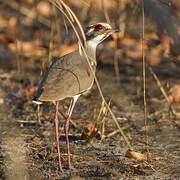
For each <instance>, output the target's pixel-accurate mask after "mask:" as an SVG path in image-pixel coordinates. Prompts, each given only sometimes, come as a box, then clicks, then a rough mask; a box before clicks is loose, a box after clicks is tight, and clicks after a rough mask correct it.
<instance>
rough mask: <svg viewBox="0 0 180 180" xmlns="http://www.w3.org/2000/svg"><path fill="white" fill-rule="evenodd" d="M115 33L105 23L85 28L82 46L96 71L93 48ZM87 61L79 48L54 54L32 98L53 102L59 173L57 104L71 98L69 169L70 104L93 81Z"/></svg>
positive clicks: (67, 123)
mask: <svg viewBox="0 0 180 180" xmlns="http://www.w3.org/2000/svg"><path fill="white" fill-rule="evenodd" d="M115 32H119V29H117V28H116V29H113V28H112V27H111V26H110V25H109V24H107V23H95V24H92V25H90V26H88V27H87V28H86V29H85V36H86V43H85V45H84V49H85V52H86V54H87V56H88V59H89V63H90V66H91V67H92V70H93V71H94V73H95V71H96V66H97V63H96V47H97V45H98V44H100V43H101V42H102V41H103V40H105V39H106V38H107V37H109V36H110V35H111V34H113V33H115ZM92 70H90V67H89V65H88V64H87V59H86V56H85V54H84V53H83V52H80V51H79V50H76V51H73V52H71V53H69V54H66V55H64V56H62V57H56V58H54V59H53V60H52V64H51V65H50V67H49V68H48V69H47V71H46V73H45V74H44V76H43V78H42V80H41V82H40V83H39V86H38V89H37V91H36V93H35V96H34V98H33V101H32V102H33V103H36V104H42V103H43V102H48V101H53V102H55V103H56V107H55V115H54V124H55V136H56V145H57V153H58V163H59V168H60V170H61V171H62V172H63V169H62V164H61V156H60V148H59V134H58V117H57V115H58V105H59V101H61V100H63V99H66V98H72V99H73V101H72V104H71V105H70V111H69V114H68V117H67V119H66V121H65V126H64V128H65V136H66V145H67V154H68V168H71V167H72V166H71V160H70V150H69V140H68V129H69V121H70V119H71V115H72V112H73V109H74V106H75V104H76V102H77V100H78V99H79V97H80V96H81V95H82V94H83V93H85V92H86V91H88V90H90V89H91V87H92V85H93V83H94V74H93V73H92Z"/></svg>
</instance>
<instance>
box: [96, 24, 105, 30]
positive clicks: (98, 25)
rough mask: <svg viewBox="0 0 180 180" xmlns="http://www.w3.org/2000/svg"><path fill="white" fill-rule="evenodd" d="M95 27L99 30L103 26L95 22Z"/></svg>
mask: <svg viewBox="0 0 180 180" xmlns="http://www.w3.org/2000/svg"><path fill="white" fill-rule="evenodd" d="M95 29H96V30H98V31H99V30H101V29H103V26H102V25H101V24H97V25H96V26H95Z"/></svg>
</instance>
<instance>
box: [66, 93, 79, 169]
mask: <svg viewBox="0 0 180 180" xmlns="http://www.w3.org/2000/svg"><path fill="white" fill-rule="evenodd" d="M79 96H80V95H77V96H74V97H73V103H72V105H71V107H70V111H69V114H68V118H67V119H66V122H65V136H66V145H67V153H68V167H69V168H71V160H70V151H69V139H68V129H69V120H70V119H71V115H72V112H73V109H74V106H75V104H76V102H77V100H78V98H79Z"/></svg>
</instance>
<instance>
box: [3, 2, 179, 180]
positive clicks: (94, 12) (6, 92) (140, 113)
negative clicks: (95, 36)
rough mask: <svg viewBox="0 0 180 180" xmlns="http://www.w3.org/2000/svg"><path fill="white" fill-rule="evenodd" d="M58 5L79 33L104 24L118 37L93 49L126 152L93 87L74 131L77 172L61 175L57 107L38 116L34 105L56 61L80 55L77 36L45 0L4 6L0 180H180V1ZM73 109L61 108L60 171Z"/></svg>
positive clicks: (75, 117) (84, 99)
mask: <svg viewBox="0 0 180 180" xmlns="http://www.w3.org/2000/svg"><path fill="white" fill-rule="evenodd" d="M52 2H55V1H52ZM58 2H59V3H60V2H61V1H60V0H59V1H58ZM63 2H65V3H66V4H67V6H68V7H69V8H70V9H71V10H72V11H73V12H74V13H75V15H76V16H77V18H78V19H79V21H80V22H81V24H82V27H83V28H84V27H85V26H87V25H90V24H92V23H96V22H108V23H110V24H111V25H112V26H113V27H118V28H120V29H121V32H120V33H118V34H116V35H113V37H110V38H108V39H107V40H106V42H103V43H102V44H101V45H99V46H98V50H97V63H98V69H97V74H96V75H97V79H98V81H99V83H100V87H101V90H102V92H103V94H104V97H105V99H106V101H107V102H108V104H109V106H110V108H111V110H112V113H113V114H114V115H115V117H116V118H117V122H118V124H119V125H120V127H121V128H122V130H123V132H124V134H125V136H126V138H127V139H128V141H129V143H130V146H132V147H131V149H130V148H129V146H128V144H127V142H125V141H124V139H123V138H122V134H121V133H120V130H119V129H118V127H117V124H116V123H115V122H114V120H113V118H112V116H111V114H110V113H109V111H108V110H107V106H106V105H105V103H104V102H102V98H101V96H100V95H99V91H98V88H97V85H96V84H95V85H94V86H93V88H92V89H91V91H90V92H88V93H87V94H85V95H83V96H82V97H81V98H80V99H79V101H78V103H77V106H76V107H75V110H74V113H73V115H72V120H71V123H70V133H69V134H70V137H69V139H70V151H71V158H72V164H73V166H74V169H72V170H68V169H65V172H64V173H61V172H60V171H59V169H58V161H57V152H56V146H55V144H54V143H55V140H54V131H53V130H54V129H53V126H54V124H53V111H54V104H52V103H46V104H43V105H42V106H41V107H38V106H37V105H35V104H32V102H31V100H32V97H33V94H34V93H35V91H36V90H37V87H38V82H39V80H40V79H41V76H42V74H43V73H44V70H45V69H46V68H47V67H48V66H49V64H50V63H51V59H52V57H54V56H62V55H64V54H67V53H69V52H71V51H74V50H76V49H77V48H78V43H77V37H76V35H75V33H74V31H73V28H72V26H71V25H70V24H69V22H68V21H67V19H66V17H65V16H63V15H62V12H61V11H60V10H58V9H57V8H56V7H55V6H54V5H53V4H52V3H50V2H49V1H45V0H44V1H43V0H42V1H40V0H19V1H18V0H6V1H1V3H0V179H13V180H14V179H17V180H19V179H120V178H122V179H135V178H136V177H137V178H139V179H179V178H180V164H179V162H180V158H179V157H180V154H179V152H180V145H179V144H180V142H179V129H180V123H179V119H180V70H179V69H180V23H179V22H180V1H179V0H172V1H169V0H143V1H140V0H133V1H131V0H72V1H71V0H64V1H63ZM142 2H143V5H144V6H143V7H144V12H145V15H144V18H145V23H144V24H143V23H142V22H143V21H142V20H143V11H142V9H143V8H142ZM63 10H64V9H63ZM65 13H66V14H67V15H68V16H69V14H68V12H67V11H65ZM73 24H74V26H75V28H76V30H77V32H78V33H79V34H81V33H80V28H79V26H78V25H77V23H76V22H73ZM143 31H144V39H143ZM142 39H143V40H142ZM143 54H144V59H145V63H146V68H145V69H144V70H146V71H145V72H146V87H145V89H146V91H144V90H143V86H144V85H143V76H142V74H143V69H142V59H143V58H142V55H143ZM144 94H146V98H145V99H144V97H143V95H144ZM144 100H145V102H146V106H144ZM69 103H70V100H69V99H67V100H64V101H62V102H61V103H60V105H61V106H60V109H59V111H60V113H59V119H60V127H61V128H60V129H61V138H60V139H61V144H60V148H61V152H62V156H63V165H66V162H67V161H66V160H67V154H66V144H65V137H64V131H63V124H64V121H65V116H66V115H67V111H68V105H69ZM144 107H146V110H147V113H146V114H144ZM144 115H146V116H145V117H144ZM144 119H146V120H147V122H146V126H145V123H144ZM147 143H148V144H147ZM147 154H148V155H147Z"/></svg>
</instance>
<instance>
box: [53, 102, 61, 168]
mask: <svg viewBox="0 0 180 180" xmlns="http://www.w3.org/2000/svg"><path fill="white" fill-rule="evenodd" d="M58 105H59V101H56V109H55V117H54V124H55V134H56V145H57V152H58V161H59V168H60V170H61V171H63V170H62V165H61V156H60V149H59V135H58V117H57V114H58Z"/></svg>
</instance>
